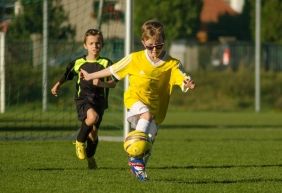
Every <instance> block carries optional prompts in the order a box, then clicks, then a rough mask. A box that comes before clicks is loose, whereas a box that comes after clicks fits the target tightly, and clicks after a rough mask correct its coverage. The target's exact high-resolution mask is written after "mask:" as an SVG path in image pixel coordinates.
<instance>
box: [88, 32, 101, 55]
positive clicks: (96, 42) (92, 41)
mask: <svg viewBox="0 0 282 193" xmlns="http://www.w3.org/2000/svg"><path fill="white" fill-rule="evenodd" d="M84 48H85V49H86V50H87V51H88V55H91V56H98V55H99V53H100V51H101V49H102V40H101V37H100V36H99V35H94V36H93V35H89V36H87V37H86V41H85V43H84Z"/></svg>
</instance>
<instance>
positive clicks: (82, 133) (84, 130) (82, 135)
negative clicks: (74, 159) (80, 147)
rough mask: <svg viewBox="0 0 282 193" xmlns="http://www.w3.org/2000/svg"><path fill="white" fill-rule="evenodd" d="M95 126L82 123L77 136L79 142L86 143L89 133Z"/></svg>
mask: <svg viewBox="0 0 282 193" xmlns="http://www.w3.org/2000/svg"><path fill="white" fill-rule="evenodd" d="M92 127H93V126H88V125H86V123H85V121H82V123H81V128H80V130H79V132H78V135H77V138H76V139H77V141H79V142H82V143H84V142H85V141H86V139H87V136H88V134H89V132H90V131H91V129H92Z"/></svg>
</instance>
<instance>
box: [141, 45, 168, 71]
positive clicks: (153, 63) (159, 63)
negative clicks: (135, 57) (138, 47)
mask: <svg viewBox="0 0 282 193" xmlns="http://www.w3.org/2000/svg"><path fill="white" fill-rule="evenodd" d="M144 52H145V56H146V58H147V60H148V61H149V62H150V64H152V66H154V67H157V66H161V65H162V64H163V63H164V62H165V61H166V60H167V58H168V54H167V52H166V51H165V54H164V55H163V57H162V58H160V60H159V61H157V62H154V61H153V60H151V58H150V57H149V54H148V50H147V49H145V51H144Z"/></svg>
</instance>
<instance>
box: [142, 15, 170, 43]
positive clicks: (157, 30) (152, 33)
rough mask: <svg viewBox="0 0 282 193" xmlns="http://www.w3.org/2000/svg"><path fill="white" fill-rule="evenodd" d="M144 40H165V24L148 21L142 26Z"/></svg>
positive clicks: (154, 20)
mask: <svg viewBox="0 0 282 193" xmlns="http://www.w3.org/2000/svg"><path fill="white" fill-rule="evenodd" d="M141 30H142V40H147V39H149V38H158V37H161V38H162V39H163V40H165V33H164V26H163V24H162V23H161V22H160V21H158V20H156V19H151V20H148V21H146V22H145V23H144V24H143V25H142V29H141Z"/></svg>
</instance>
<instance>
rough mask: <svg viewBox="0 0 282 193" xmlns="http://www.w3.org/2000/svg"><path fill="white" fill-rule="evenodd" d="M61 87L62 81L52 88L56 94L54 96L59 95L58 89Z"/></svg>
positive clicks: (52, 91)
mask: <svg viewBox="0 0 282 193" xmlns="http://www.w3.org/2000/svg"><path fill="white" fill-rule="evenodd" d="M59 89H60V83H56V84H55V85H54V86H53V87H52V89H51V93H52V94H53V95H54V96H58V91H59Z"/></svg>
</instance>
